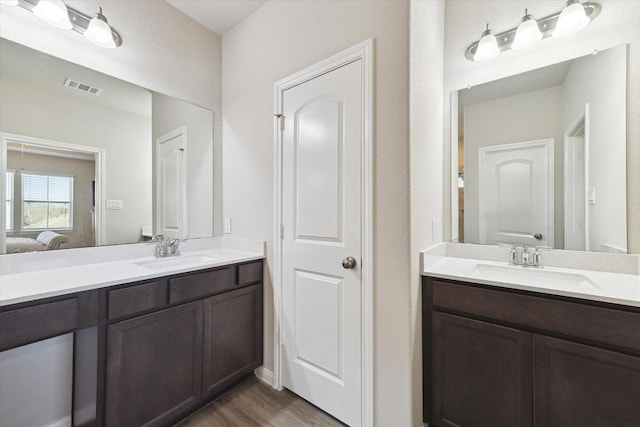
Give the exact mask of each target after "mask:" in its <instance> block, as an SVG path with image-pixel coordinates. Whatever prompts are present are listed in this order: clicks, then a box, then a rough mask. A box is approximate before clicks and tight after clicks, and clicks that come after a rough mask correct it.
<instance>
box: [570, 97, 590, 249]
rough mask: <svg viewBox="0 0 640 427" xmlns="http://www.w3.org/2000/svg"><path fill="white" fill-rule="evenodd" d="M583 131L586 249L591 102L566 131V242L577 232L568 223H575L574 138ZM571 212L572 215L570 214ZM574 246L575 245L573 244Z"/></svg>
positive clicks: (586, 104) (586, 246)
mask: <svg viewBox="0 0 640 427" xmlns="http://www.w3.org/2000/svg"><path fill="white" fill-rule="evenodd" d="M580 132H582V134H583V138H584V177H583V181H584V188H583V197H584V206H583V208H584V250H585V251H588V250H589V137H590V135H589V103H588V102H587V103H585V105H584V112H583V113H581V114H580V116H579V117H578V118H576V119H575V120H574V121H573V122H572V124H571V126H569V127H568V128H567V130H566V131H565V132H564V223H563V226H564V240H565V241H564V244H565V248H566V247H567V242H571V243H572V244H574V243H575V233H574V230H573V229H572V228H571V227H568V226H567V224H573V222H572V221H575V215H574V211H575V210H574V209H573V206H575V198H576V194H575V185H573V184H574V181H573V176H574V169H575V162H574V161H573V152H574V149H575V143H574V138H575V136H576V135H577V134H579V133H580ZM568 212H570V213H571V214H572V215H571V216H568V215H567V213H568ZM572 246H574V245H572Z"/></svg>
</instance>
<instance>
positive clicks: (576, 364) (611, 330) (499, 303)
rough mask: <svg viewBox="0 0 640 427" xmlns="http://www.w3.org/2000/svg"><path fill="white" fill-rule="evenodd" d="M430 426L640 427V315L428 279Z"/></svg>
mask: <svg viewBox="0 0 640 427" xmlns="http://www.w3.org/2000/svg"><path fill="white" fill-rule="evenodd" d="M422 290H423V295H422V298H423V359H424V365H423V374H424V378H423V388H424V389H423V391H424V407H423V409H424V421H425V422H427V423H429V425H430V426H461V427H465V426H540V427H542V426H545V427H554V426H559V427H571V426H586V425H593V426H596V425H597V426H600V425H602V426H629V427H631V426H634V427H637V426H640V404H639V403H638V402H640V310H639V309H637V308H633V307H625V306H615V305H612V304H604V303H595V302H588V301H584V302H583V301H579V300H575V299H571V298H563V297H554V296H546V295H543V294H537V293H531V292H524V291H516V290H510V289H502V288H495V287H490V286H483V285H475V284H470V283H462V282H455V281H449V280H441V279H434V278H429V277H425V278H424V279H423V287H422Z"/></svg>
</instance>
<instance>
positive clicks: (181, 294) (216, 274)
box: [169, 266, 236, 304]
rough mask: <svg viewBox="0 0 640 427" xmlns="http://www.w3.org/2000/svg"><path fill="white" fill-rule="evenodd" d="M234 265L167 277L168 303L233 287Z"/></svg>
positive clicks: (196, 297)
mask: <svg viewBox="0 0 640 427" xmlns="http://www.w3.org/2000/svg"><path fill="white" fill-rule="evenodd" d="M235 269H236V267H235V266H231V267H226V268H221V269H218V270H213V271H207V272H204V273H198V274H190V275H188V276H183V277H176V278H174V279H169V303H170V304H175V303H179V302H182V301H189V300H194V299H198V298H202V297H206V296H208V295H212V294H215V293H217V292H222V291H226V290H229V289H232V288H234V287H235V286H236V285H235Z"/></svg>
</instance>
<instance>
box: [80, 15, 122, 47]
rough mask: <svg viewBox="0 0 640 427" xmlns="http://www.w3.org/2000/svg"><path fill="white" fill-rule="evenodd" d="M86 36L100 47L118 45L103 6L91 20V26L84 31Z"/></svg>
mask: <svg viewBox="0 0 640 427" xmlns="http://www.w3.org/2000/svg"><path fill="white" fill-rule="evenodd" d="M84 38H85V39H87V40H89V41H90V42H91V43H93V44H95V45H97V46H100V47H105V48H108V49H113V48H114V47H116V41H115V40H114V38H113V34H112V32H111V27H110V26H109V24H108V23H107V18H105V17H104V15H103V14H102V8H101V7H100V8H98V13H96V16H94V17H93V19H91V21H89V26H88V27H87V30H86V31H85V32H84Z"/></svg>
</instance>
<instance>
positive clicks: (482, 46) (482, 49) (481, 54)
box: [473, 24, 500, 61]
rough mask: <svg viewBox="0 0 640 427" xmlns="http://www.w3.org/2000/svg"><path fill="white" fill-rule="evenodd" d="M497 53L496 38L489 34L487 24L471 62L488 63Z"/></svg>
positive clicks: (498, 51)
mask: <svg viewBox="0 0 640 427" xmlns="http://www.w3.org/2000/svg"><path fill="white" fill-rule="evenodd" d="M499 53H500V48H499V47H498V41H497V40H496V36H494V35H493V33H491V30H490V29H489V24H487V29H486V30H484V31H483V32H482V37H481V38H480V41H479V42H478V46H477V47H476V53H475V54H474V55H473V60H474V61H488V60H489V59H492V58H495V57H496V56H498V54H499Z"/></svg>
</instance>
